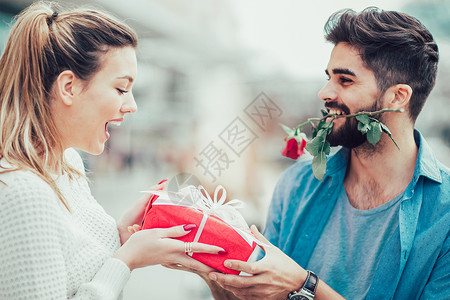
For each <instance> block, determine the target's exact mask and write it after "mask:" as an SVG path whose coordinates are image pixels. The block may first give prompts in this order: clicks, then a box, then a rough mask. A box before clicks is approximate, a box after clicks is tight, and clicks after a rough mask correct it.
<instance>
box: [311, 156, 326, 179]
mask: <svg viewBox="0 0 450 300" xmlns="http://www.w3.org/2000/svg"><path fill="white" fill-rule="evenodd" d="M312 170H313V173H314V176H315V177H316V178H317V179H318V180H320V181H322V180H323V176H324V175H325V171H326V170H327V156H326V155H325V153H324V152H320V154H319V155H317V156H314V158H313V160H312Z"/></svg>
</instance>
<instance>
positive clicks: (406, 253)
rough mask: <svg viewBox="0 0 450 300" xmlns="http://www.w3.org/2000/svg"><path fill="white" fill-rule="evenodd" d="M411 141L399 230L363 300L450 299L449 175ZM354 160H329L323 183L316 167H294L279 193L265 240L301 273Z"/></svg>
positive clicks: (344, 155)
mask: <svg viewBox="0 0 450 300" xmlns="http://www.w3.org/2000/svg"><path fill="white" fill-rule="evenodd" d="M414 138H415V140H416V144H417V145H418V147H419V152H418V157H417V162H416V166H415V170H414V175H413V179H412V181H411V182H410V183H409V185H408V187H407V188H406V190H405V192H404V194H403V197H402V199H401V203H400V209H399V213H398V218H399V226H398V228H397V229H396V230H395V231H394V233H393V235H392V236H391V238H390V239H389V240H388V242H387V244H386V245H385V247H384V249H383V251H382V254H381V258H380V261H379V264H378V267H377V269H376V271H375V275H374V279H373V281H372V284H371V287H370V290H369V292H368V294H367V297H366V299H450V170H449V169H448V168H447V167H445V166H444V165H442V164H441V163H440V162H439V161H437V160H436V158H435V156H434V154H433V152H432V151H431V149H430V147H429V146H428V144H427V142H426V141H425V139H424V138H423V136H422V135H421V134H420V133H419V132H418V131H417V130H416V131H415V132H414ZM349 155H350V151H349V150H348V149H345V148H342V149H341V150H339V151H338V152H337V153H336V154H335V155H333V156H331V157H329V158H328V161H327V172H326V174H325V176H324V178H323V181H319V180H317V179H316V178H315V177H314V175H313V173H312V169H311V161H303V162H299V163H296V164H295V165H293V166H291V167H290V168H288V169H287V170H286V171H285V172H284V173H283V174H282V176H281V178H280V180H279V182H278V184H277V186H276V188H275V191H274V195H273V199H272V203H271V205H270V211H269V216H268V219H267V225H266V230H265V233H264V235H265V236H266V237H267V238H268V240H269V241H270V242H271V243H273V244H274V245H275V246H277V247H278V248H280V249H281V250H282V251H283V252H285V253H286V254H287V255H289V256H290V257H291V258H292V259H294V260H295V261H296V262H297V263H298V264H299V265H301V266H305V265H306V264H307V263H308V261H309V259H310V257H311V254H312V252H313V250H314V248H315V246H316V244H317V241H318V240H319V238H320V236H321V233H322V230H323V229H324V227H325V225H326V223H327V221H328V218H329V217H330V215H331V212H332V211H333V209H334V206H335V204H336V200H337V197H338V196H339V191H340V188H342V185H343V180H344V175H345V171H346V167H347V162H348V159H349ZM356 284H358V282H355V285H356Z"/></svg>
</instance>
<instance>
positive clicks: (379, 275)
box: [205, 8, 450, 300]
mask: <svg viewBox="0 0 450 300" xmlns="http://www.w3.org/2000/svg"><path fill="white" fill-rule="evenodd" d="M325 29H326V39H327V40H328V41H330V42H332V43H333V44H334V45H335V47H334V49H333V51H332V53H331V57H330V60H329V63H328V66H327V68H326V71H325V72H326V74H327V76H328V79H329V81H328V83H327V84H326V85H325V86H324V87H323V89H322V90H321V91H320V92H319V98H320V99H322V100H323V101H324V104H325V107H326V108H327V109H328V110H329V111H330V112H331V113H337V114H341V113H342V114H351V113H355V112H359V111H369V110H371V111H374V110H378V109H381V108H391V109H404V113H384V114H383V115H379V116H377V118H378V119H379V120H380V121H382V122H383V123H384V124H386V125H387V126H388V128H389V129H390V131H391V132H392V136H393V138H394V140H395V141H396V143H397V145H398V146H399V149H398V148H397V147H396V146H395V145H394V143H392V141H391V140H390V139H389V137H388V136H387V135H383V136H382V138H381V140H380V142H379V143H378V144H377V145H376V146H372V145H371V144H370V143H368V142H367V141H366V139H365V137H364V136H362V135H361V134H360V133H359V132H358V130H357V122H356V120H355V119H354V118H348V119H346V118H339V119H336V120H334V126H333V132H332V134H331V135H330V136H329V141H330V143H331V144H332V145H335V146H336V145H342V146H343V148H342V149H341V150H339V151H338V152H337V153H336V154H335V155H333V156H331V157H329V158H328V163H327V166H328V167H327V172H326V174H325V176H324V178H323V181H318V180H317V179H315V178H314V175H313V173H312V170H311V162H310V161H308V162H300V163H297V164H295V165H294V166H292V167H290V168H289V169H288V170H286V171H285V172H284V173H283V175H282V176H281V178H280V180H279V182H278V184H277V187H276V189H275V192H274V195H273V200H272V203H271V206H270V213H269V216H268V220H267V225H266V230H265V236H266V237H267V240H266V239H265V238H264V237H263V236H262V235H261V234H259V233H258V232H257V230H256V228H255V227H253V228H252V230H253V232H254V234H255V235H256V236H257V237H258V238H260V239H261V240H262V241H264V242H266V243H267V244H268V246H267V247H265V252H266V254H265V257H264V258H263V259H261V260H260V261H257V262H253V263H245V262H239V261H228V262H225V266H227V267H229V268H231V269H235V270H241V271H245V272H247V273H251V274H254V276H234V275H227V274H220V273H217V272H212V273H210V274H209V277H207V282H208V284H209V285H210V287H211V289H212V292H213V294H214V296H215V297H216V298H218V299H233V298H235V297H239V298H241V299H297V300H298V299H313V298H314V299H342V298H343V297H345V298H348V299H444V298H445V299H448V297H450V238H449V236H450V231H449V228H450V176H449V175H450V172H449V169H448V168H446V167H445V166H443V165H442V164H440V163H439V162H438V161H437V160H436V159H435V157H434V155H433V153H432V151H431V149H430V148H429V146H428V144H427V143H426V141H425V139H424V138H423V136H422V135H421V134H420V133H419V132H418V131H417V130H414V124H415V121H416V118H417V116H418V114H419V113H420V111H421V109H422V107H423V105H424V103H425V100H426V98H427V97H428V95H429V93H430V91H431V90H432V88H433V86H434V83H435V78H436V70H437V63H438V49H437V45H436V43H435V42H434V40H433V37H432V35H431V34H430V33H429V32H428V30H427V29H426V28H425V27H424V26H423V25H422V24H421V23H420V22H419V21H417V20H416V19H414V18H412V17H410V16H408V15H406V14H402V13H398V12H388V11H386V12H385V11H380V10H378V9H375V8H369V9H366V10H364V11H363V12H361V13H359V14H357V13H355V12H354V11H352V10H346V11H341V12H338V13H336V14H334V15H333V16H331V17H330V19H329V20H328V22H327V24H326V26H325ZM269 241H270V243H271V244H270V243H269ZM280 249H281V250H280ZM306 270H311V271H312V272H314V273H315V274H316V275H317V276H318V278H319V279H317V277H316V276H315V275H314V274H313V273H311V272H309V271H306ZM205 278H206V277H205ZM302 297H304V298H302Z"/></svg>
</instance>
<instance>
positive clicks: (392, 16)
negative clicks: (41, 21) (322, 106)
mask: <svg viewBox="0 0 450 300" xmlns="http://www.w3.org/2000/svg"><path fill="white" fill-rule="evenodd" d="M325 38H326V39H327V40H328V41H330V42H332V43H334V44H335V45H337V44H338V43H340V42H345V43H349V44H350V45H352V46H353V47H355V48H356V49H358V50H359V51H360V54H361V59H362V60H363V62H364V63H365V64H366V66H367V67H368V68H369V69H370V70H372V71H373V72H374V74H375V78H376V80H377V84H378V88H379V89H380V91H381V92H382V93H384V92H385V91H386V90H387V89H388V88H389V87H391V86H393V85H395V84H400V83H403V84H408V85H409V86H411V88H412V90H413V93H412V96H411V100H410V103H409V115H410V118H411V119H412V120H413V122H415V120H416V119H417V116H418V115H419V113H420V111H421V110H422V108H423V105H424V104H425V101H426V99H427V97H428V95H429V94H430V92H431V90H432V89H433V87H434V84H435V81H436V73H437V64H438V60H439V53H438V46H437V44H436V42H435V41H434V39H433V36H432V35H431V33H430V32H429V31H428V30H427V29H426V28H425V26H424V25H423V24H422V23H420V21H419V20H417V19H416V18H414V17H411V16H409V15H407V14H404V13H399V12H395V11H383V10H380V9H379V8H376V7H368V8H366V9H365V10H363V11H362V12H360V13H356V12H355V11H353V10H351V9H346V10H341V11H338V12H336V13H334V14H333V15H331V17H330V18H329V19H328V21H327V23H326V24H325Z"/></svg>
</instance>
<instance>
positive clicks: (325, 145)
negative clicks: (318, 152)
mask: <svg viewBox="0 0 450 300" xmlns="http://www.w3.org/2000/svg"><path fill="white" fill-rule="evenodd" d="M322 151H323V152H324V153H325V154H326V155H328V154H330V151H331V145H330V143H329V142H328V141H325V142H324V143H323V148H322Z"/></svg>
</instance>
